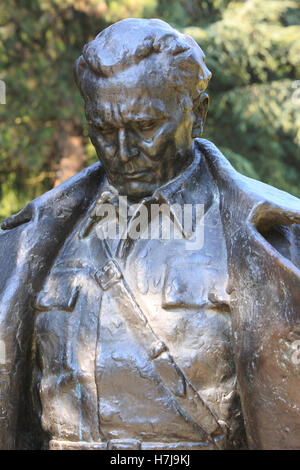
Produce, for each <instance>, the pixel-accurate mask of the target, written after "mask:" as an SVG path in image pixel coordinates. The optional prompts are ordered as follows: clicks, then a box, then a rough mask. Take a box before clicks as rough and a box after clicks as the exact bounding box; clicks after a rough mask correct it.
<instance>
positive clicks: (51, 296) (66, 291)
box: [35, 270, 80, 312]
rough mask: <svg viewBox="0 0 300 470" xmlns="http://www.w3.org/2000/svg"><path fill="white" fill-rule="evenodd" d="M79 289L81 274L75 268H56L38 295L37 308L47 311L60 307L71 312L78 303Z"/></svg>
mask: <svg viewBox="0 0 300 470" xmlns="http://www.w3.org/2000/svg"><path fill="white" fill-rule="evenodd" d="M79 290H80V285H79V276H77V275H76V274H75V273H74V271H73V270H72V271H71V270H61V271H60V270H59V271H58V270H55V271H54V272H53V273H51V275H50V277H49V278H48V279H47V280H46V283H45V285H44V288H43V290H42V291H41V292H40V293H39V294H38V296H37V300H36V305H35V306H36V309H37V310H40V311H47V310H51V309H53V308H58V309H59V310H66V311H67V312H71V311H72V310H73V309H74V307H75V305H76V301H77V298H78V294H79Z"/></svg>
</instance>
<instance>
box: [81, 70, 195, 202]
mask: <svg viewBox="0 0 300 470" xmlns="http://www.w3.org/2000/svg"><path fill="white" fill-rule="evenodd" d="M90 75H91V77H90V79H89V81H88V82H87V83H86V84H85V87H84V95H85V101H86V117H87V121H88V123H89V128H90V138H91V141H92V143H93V145H94V146H95V149H96V151H97V154H98V157H99V159H100V161H101V162H102V164H103V166H104V168H105V170H106V173H107V176H108V178H109V181H110V183H111V184H112V185H113V186H115V187H116V188H117V190H118V192H119V194H123V195H127V196H128V198H130V199H133V200H136V199H140V198H142V197H145V196H148V195H151V194H152V193H153V191H154V190H155V189H156V188H158V187H159V186H161V185H162V184H164V183H166V182H168V181H169V180H171V179H172V178H174V177H175V176H176V175H177V174H178V173H180V171H182V170H183V169H184V168H185V167H186V166H187V165H188V164H189V162H190V160H191V146H192V137H191V135H192V127H193V122H194V119H195V117H194V114H193V111H188V112H186V111H185V112H184V111H183V110H182V109H181V106H180V103H179V97H178V95H177V93H175V91H174V89H173V88H171V87H170V85H168V83H167V81H166V80H165V81H164V80H162V79H161V78H160V76H159V75H160V74H159V73H151V72H150V73H149V68H146V66H145V64H143V62H141V63H140V64H139V65H138V66H132V67H130V68H128V69H127V70H125V71H123V72H120V73H119V74H118V75H117V76H115V77H110V78H99V77H96V76H94V75H93V74H90Z"/></svg>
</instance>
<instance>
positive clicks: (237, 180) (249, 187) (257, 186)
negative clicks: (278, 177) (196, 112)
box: [196, 139, 300, 222]
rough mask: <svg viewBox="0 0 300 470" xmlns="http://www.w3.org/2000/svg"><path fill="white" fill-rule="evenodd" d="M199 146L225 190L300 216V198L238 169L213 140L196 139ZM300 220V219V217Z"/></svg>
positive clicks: (218, 182)
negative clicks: (236, 192) (243, 173)
mask: <svg viewBox="0 0 300 470" xmlns="http://www.w3.org/2000/svg"><path fill="white" fill-rule="evenodd" d="M196 146H197V148H198V149H199V150H200V151H201V152H202V153H203V154H204V156H205V159H206V161H207V163H208V166H209V168H210V171H211V172H212V174H213V176H214V177H215V179H216V180H217V184H218V186H219V187H221V189H222V190H223V191H224V192H229V191H238V192H239V193H243V194H244V195H245V196H246V195H248V197H249V199H252V200H253V202H255V204H257V203H258V202H264V203H268V204H270V205H274V206H278V207H280V208H281V209H282V211H284V210H287V211H289V212H293V211H294V212H295V214H298V215H299V216H300V199H298V198H297V197H295V196H293V195H291V194H289V193H287V192H285V191H282V190H280V189H277V188H275V187H273V186H270V185H268V184H266V183H263V182H261V181H258V180H255V179H252V178H249V177H247V176H245V175H242V174H241V173H239V172H238V171H236V170H235V169H234V168H233V166H232V165H231V164H230V163H229V161H228V160H227V159H226V157H225V156H224V155H223V154H222V152H221V151H220V150H219V149H218V148H217V147H216V145H215V144H213V142H210V141H209V140H206V139H196ZM299 222H300V219H299Z"/></svg>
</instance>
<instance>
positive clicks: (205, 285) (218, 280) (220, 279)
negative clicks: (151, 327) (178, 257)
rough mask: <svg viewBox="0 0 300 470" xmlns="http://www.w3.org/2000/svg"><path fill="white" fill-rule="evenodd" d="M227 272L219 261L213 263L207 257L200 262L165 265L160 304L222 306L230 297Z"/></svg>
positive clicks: (194, 306)
mask: <svg viewBox="0 0 300 470" xmlns="http://www.w3.org/2000/svg"><path fill="white" fill-rule="evenodd" d="M226 287H227V271H226V268H225V266H224V265H223V264H222V263H220V265H219V266H215V263H214V264H213V263H212V258H211V257H210V256H205V257H203V259H202V260H201V261H200V262H199V261H194V262H193V261H189V262H186V263H183V262H182V263H180V262H177V263H173V264H171V265H169V266H168V268H167V271H166V276H165V282H164V286H163V293H162V307H163V308H165V309H170V310H171V309H177V308H190V309H194V308H201V307H206V308H216V307H217V308H225V309H226V310H228V306H229V296H228V294H227V293H226Z"/></svg>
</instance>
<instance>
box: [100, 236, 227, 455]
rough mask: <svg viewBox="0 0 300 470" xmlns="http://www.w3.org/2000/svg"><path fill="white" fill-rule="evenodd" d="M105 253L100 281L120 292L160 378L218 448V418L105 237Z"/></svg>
mask: <svg viewBox="0 0 300 470" xmlns="http://www.w3.org/2000/svg"><path fill="white" fill-rule="evenodd" d="M103 255H104V259H106V263H105V264H104V265H103V266H102V268H101V269H100V270H98V271H97V273H96V279H97V281H98V283H99V284H100V286H101V288H102V289H103V290H107V289H109V288H112V289H113V294H114V295H116V296H118V298H119V300H120V303H121V304H123V305H124V308H122V309H121V312H120V313H121V315H122V316H123V318H124V320H125V322H126V323H127V324H130V325H131V328H132V330H133V332H134V334H135V336H136V337H137V338H138V339H139V341H140V342H141V343H142V344H144V345H145V348H146V351H148V354H149V360H150V361H152V364H153V365H154V368H155V372H156V375H157V380H158V381H159V382H160V385H161V386H163V387H164V388H166V389H167V390H168V392H169V394H170V396H171V399H172V401H173V405H174V406H175V408H176V409H177V410H178V412H179V413H180V414H181V415H182V416H183V417H184V419H185V420H186V421H188V422H190V423H191V424H192V425H193V427H194V428H195V430H196V431H198V432H199V433H200V434H201V435H202V437H203V438H204V439H206V440H208V441H209V442H211V443H212V444H213V445H214V447H215V448H218V446H217V444H216V441H215V440H214V437H216V436H220V435H222V434H223V435H224V432H223V429H222V428H221V426H220V424H219V422H218V419H217V418H216V416H215V415H214V413H213V412H212V410H211V409H210V408H209V406H208V405H207V403H205V401H204V400H203V399H202V397H201V396H200V394H199V392H197V390H196V389H195V388H194V386H193V385H192V384H191V383H190V381H189V380H188V378H187V377H186V376H185V374H184V372H183V371H182V369H181V368H180V367H179V366H178V365H177V364H176V362H175V361H174V358H173V357H172V355H171V354H170V352H169V350H168V348H167V346H166V345H165V344H164V343H163V342H162V341H161V340H160V338H159V337H158V336H157V334H156V333H155V332H154V331H153V329H152V327H151V326H150V324H149V321H148V319H147V317H146V315H145V314H144V312H143V311H142V309H141V307H140V306H139V305H138V303H137V301H136V299H135V297H134V295H133V293H132V292H131V289H130V287H129V285H128V283H127V281H126V279H125V276H124V273H123V272H122V270H121V268H120V266H119V264H118V262H117V261H116V260H115V259H114V258H113V256H112V254H111V252H110V248H109V245H108V243H107V241H106V240H103ZM129 305H130V308H128V306H129Z"/></svg>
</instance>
